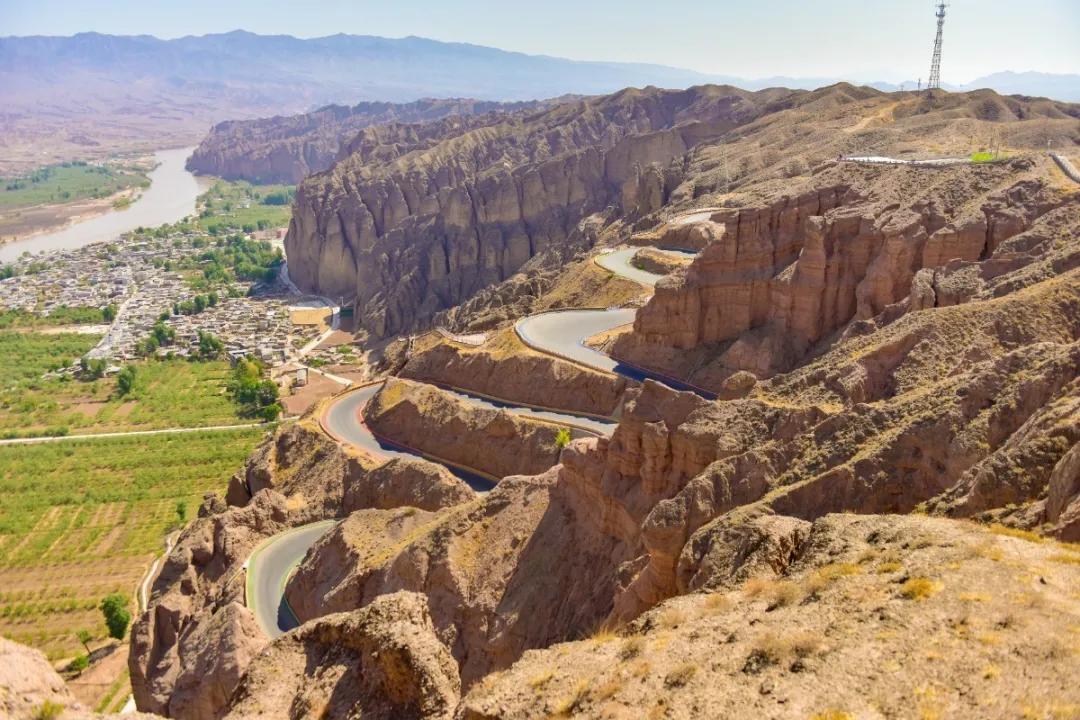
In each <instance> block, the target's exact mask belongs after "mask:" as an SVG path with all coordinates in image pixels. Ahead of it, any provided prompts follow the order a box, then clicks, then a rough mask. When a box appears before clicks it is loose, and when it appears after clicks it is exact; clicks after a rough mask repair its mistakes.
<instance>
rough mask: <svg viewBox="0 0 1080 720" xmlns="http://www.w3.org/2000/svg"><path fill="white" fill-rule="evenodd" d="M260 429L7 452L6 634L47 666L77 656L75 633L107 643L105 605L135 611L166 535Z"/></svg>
mask: <svg viewBox="0 0 1080 720" xmlns="http://www.w3.org/2000/svg"><path fill="white" fill-rule="evenodd" d="M264 432H265V430H263V429H261V428H245V429H237V430H225V431H204V432H192V433H177V434H167V435H153V436H142V437H121V438H102V439H97V440H94V439H90V440H65V441H61V442H54V443H44V444H36V445H10V446H3V447H0V635H3V636H5V637H8V638H11V639H13V640H15V641H17V642H21V643H26V644H29V645H32V646H34V647H37V648H39V649H41V650H43V651H44V652H45V653H46V654H47V655H48V656H49V657H50V659H57V658H63V657H69V656H72V655H74V654H76V653H77V652H81V645H80V644H79V642H78V640H77V639H76V636H75V633H76V632H77V631H78V630H80V629H84V628H85V629H87V630H90V631H91V632H92V633H93V634H94V636H95V637H96V638H104V637H105V636H106V630H105V625H104V622H103V620H102V615H101V613H100V612H99V611H98V609H97V607H98V604H99V603H100V602H101V599H102V598H103V597H104V596H105V595H107V594H108V593H110V592H122V593H124V594H125V595H127V596H129V597H131V598H132V602H133V603H134V598H135V592H136V586H137V585H138V583H139V580H140V579H141V577H142V576H143V574H144V573H145V572H146V570H147V568H148V567H149V566H150V563H151V562H152V560H153V558H154V557H155V556H156V555H157V554H159V553H160V552H161V551H162V549H163V541H164V538H165V536H166V534H167V533H168V531H169V530H170V529H171V528H173V527H175V526H176V525H177V524H178V522H179V520H180V517H181V514H183V515H184V516H185V517H186V518H189V519H190V518H192V517H194V516H195V510H196V509H197V508H198V505H199V503H200V502H201V500H202V496H203V494H204V493H206V492H208V491H211V490H213V491H218V492H223V491H224V488H225V486H226V483H227V482H228V478H229V476H230V475H232V473H234V472H235V471H236V470H237V469H238V468H239V467H240V466H241V464H242V462H243V460H244V458H245V457H246V456H247V455H248V454H249V453H250V452H251V451H252V450H253V449H254V448H255V446H256V445H257V443H258V442H259V440H260V439H261V438H262V436H263V434H264ZM178 504H180V505H181V506H182V507H183V510H182V511H178Z"/></svg>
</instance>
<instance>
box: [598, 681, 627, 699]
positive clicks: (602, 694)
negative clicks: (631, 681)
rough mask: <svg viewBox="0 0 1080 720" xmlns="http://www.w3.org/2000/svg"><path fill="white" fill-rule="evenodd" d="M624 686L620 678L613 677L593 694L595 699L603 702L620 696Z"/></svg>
mask: <svg viewBox="0 0 1080 720" xmlns="http://www.w3.org/2000/svg"><path fill="white" fill-rule="evenodd" d="M622 686H623V681H622V680H621V679H620V678H617V677H613V678H611V679H610V680H608V681H607V682H605V683H604V684H603V685H601V686H600V687H598V688H596V692H595V693H593V697H594V698H595V699H596V700H597V701H598V702H602V701H604V700H607V699H609V698H611V697H614V696H615V695H616V694H618V692H619V691H620V690H622Z"/></svg>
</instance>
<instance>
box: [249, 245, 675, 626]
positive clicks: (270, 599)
mask: <svg viewBox="0 0 1080 720" xmlns="http://www.w3.org/2000/svg"><path fill="white" fill-rule="evenodd" d="M636 252H637V248H623V249H619V250H616V251H614V252H610V253H606V254H604V255H601V256H599V257H598V258H597V260H596V261H597V264H599V265H600V266H601V267H604V268H605V269H607V270H609V271H610V272H612V273H615V274H616V275H620V276H622V277H625V278H628V279H630V280H634V281H635V282H638V283H641V284H642V285H645V286H648V287H652V286H654V285H655V284H656V282H657V281H658V280H659V279H660V278H661V277H663V276H662V275H657V274H656V273H650V272H647V271H645V270H641V269H640V268H636V267H634V266H633V265H632V264H631V262H632V259H633V256H634V254H635V253H636ZM663 252H666V253H670V254H672V255H674V256H679V257H693V255H694V253H690V252H687V251H681V250H665V251H663ZM636 312H637V311H636V310H634V309H633V308H613V309H608V310H601V309H575V310H557V311H552V312H546V313H540V314H539V315H532V316H530V317H526V318H523V319H521V320H519V321H518V322H517V323H516V324H515V326H514V329H515V332H516V333H517V335H518V336H519V337H520V338H521V339H522V341H523V342H525V344H526V345H528V346H530V347H532V348H534V349H536V350H538V351H540V352H545V353H548V354H551V355H554V356H556V357H561V358H564V359H567V360H570V361H572V362H576V363H579V364H582V365H585V366H588V367H591V368H595V369H597V370H602V371H604V372H617V373H620V374H623V375H626V376H628V377H632V378H634V379H637V380H641V379H643V378H645V377H652V378H655V379H659V380H661V381H662V382H665V383H667V384H669V385H672V386H674V387H677V388H679V389H688V386H686V385H684V384H683V383H679V382H677V381H675V380H671V379H668V378H662V377H661V376H658V375H655V374H652V373H647V372H644V371H641V370H638V369H636V368H630V367H628V366H626V365H623V364H621V363H619V362H617V361H615V360H613V359H612V358H610V357H608V356H607V355H605V354H604V353H602V352H599V351H598V350H594V349H592V348H590V347H588V346H587V345H586V344H585V343H586V341H587V340H588V338H590V337H592V336H594V335H598V334H601V333H604V332H607V331H609V330H613V329H615V328H617V327H619V326H621V325H626V324H629V323H632V322H633V321H634V316H635V314H636ZM382 386H383V383H381V382H380V383H372V384H370V385H365V386H360V387H357V388H354V389H351V390H348V391H346V392H344V393H342V394H340V395H338V396H337V398H335V399H334V401H333V402H332V403H330V405H329V406H327V408H326V409H325V411H324V412H323V414H322V417H321V418H320V423H321V425H322V427H323V429H324V430H325V431H326V432H327V434H329V435H330V436H331V437H333V438H335V439H336V440H338V441H339V442H342V443H345V444H347V445H351V446H353V447H354V448H357V449H359V450H360V451H362V452H364V453H366V454H368V455H369V456H371V457H374V458H376V459H380V458H385V459H390V458H393V457H418V456H419V457H425V456H424V454H423V453H421V452H420V451H417V450H413V449H411V448H407V447H404V446H402V445H398V444H396V443H393V442H391V441H389V440H388V439H386V438H380V437H377V436H376V435H375V434H373V433H372V432H371V429H370V428H368V426H367V425H366V424H365V423H364V418H363V412H364V407H365V406H366V405H367V403H368V402H369V401H370V400H371V398H372V397H374V396H375V394H376V393H378V392H379V390H380V389H382ZM443 390H444V391H445V392H449V393H451V394H453V395H455V396H456V397H458V398H460V399H462V400H464V401H465V402H468V403H470V404H472V405H475V406H477V407H489V408H500V409H505V410H507V411H509V412H512V413H514V414H516V415H520V416H522V417H531V418H533V419H536V420H542V421H546V422H553V423H557V424H561V425H565V426H568V427H570V428H571V429H572V431H573V432H574V433H575V434H577V435H579V436H580V435H581V434H584V433H588V434H593V435H604V436H610V435H611V433H612V432H613V431H614V429H615V425H616V423H615V422H614V421H611V420H603V419H599V418H595V417H589V416H584V415H576V414H573V413H566V412H560V411H557V410H552V409H545V408H534V407H527V406H522V405H516V404H513V403H509V402H504V401H500V400H497V399H494V398H487V397H483V396H480V395H477V394H474V393H470V392H467V391H462V390H460V389H458V388H446V387H444V388H443ZM428 459H434V460H435V461H437V462H440V463H441V464H443V465H445V466H446V467H447V468H448V469H449V470H450V471H451V472H453V473H454V474H455V475H457V476H458V477H460V478H461V479H463V480H465V482H467V483H469V485H470V486H471V487H473V488H474V489H477V490H480V491H485V490H489V489H490V488H491V487H492V486H493V485H494V483H493V482H492V481H491V479H489V478H486V477H484V476H482V475H481V474H479V473H478V472H476V471H474V470H470V469H468V468H463V467H458V466H454V465H452V464H450V463H447V462H445V461H443V460H441V459H438V458H430V457H428ZM335 524H336V521H333V520H329V521H323V522H318V523H312V524H310V525H304V526H301V527H298V528H293V529H292V530H289V531H286V532H283V533H279V534H278V535H275V536H273V537H271V538H268V539H267V540H265V541H264V542H263V543H262V544H261V545H260V546H259V547H258V548H256V549H255V551H253V552H252V554H251V557H250V558H249V559H248V561H247V562H246V563H245V565H244V567H245V568H246V569H247V604H248V607H250V608H251V609H252V612H254V613H255V617H256V619H257V621H258V623H259V625H260V627H262V629H263V631H264V632H265V633H266V634H267V635H268V636H269V637H271V638H276V637H279V636H280V635H282V634H284V633H285V632H288V631H289V630H291V629H292V628H294V627H296V626H297V625H298V624H299V623H298V621H297V618H296V616H295V615H294V614H293V612H292V610H291V609H290V608H289V605H288V603H287V602H286V600H285V584H286V582H288V579H289V576H290V575H291V574H292V572H293V570H294V569H295V568H296V567H297V566H298V565H299V564H300V562H301V561H302V560H303V559H304V556H305V555H306V554H307V552H308V550H309V549H310V548H311V547H312V546H313V545H314V544H315V543H316V541H318V539H319V538H321V537H322V536H323V535H325V534H326V533H327V532H328V531H329V530H330V529H331V528H332V527H333V526H334V525H335Z"/></svg>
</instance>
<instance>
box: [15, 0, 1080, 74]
mask: <svg viewBox="0 0 1080 720" xmlns="http://www.w3.org/2000/svg"><path fill="white" fill-rule="evenodd" d="M236 28H243V29H246V30H251V31H252V32H258V33H284V34H290V35H297V36H300V37H315V36H319V35H330V34H333V33H337V32H345V33H353V34H366V35H383V36H386V37H402V36H405V35H419V36H422V37H429V38H434V39H437V40H446V41H457V42H469V43H476V44H478V45H490V46H493V47H499V48H503V49H507V50H518V51H521V52H527V53H543V54H548V55H557V56H561V57H568V58H574V59H579V60H618V61H625V62H654V63H662V64H665V65H675V66H679V67H686V68H692V69H695V70H700V71H703V72H713V73H722V74H729V75H738V76H742V77H750V78H754V77H765V76H771V75H790V76H800V77H808V76H844V77H848V78H851V79H858V80H877V79H880V80H891V81H897V80H905V79H913V78H917V77H920V76H921V77H926V75H927V73H928V67H929V62H930V51H931V46H932V44H933V35H934V17H933V2H932V0H864V1H862V2H859V1H857V0H738V1H735V0H709V1H707V2H706V1H704V0H699V1H695V2H690V1H688V0H666V1H665V0H648V1H647V2H646V1H644V0H534V1H533V2H526V3H523V2H513V1H510V0H504V1H502V2H496V1H492V0H412V1H411V2H409V1H408V0H405V1H403V0H322V1H320V2H304V1H303V0H168V1H167V0H111V1H110V2H102V1H99V0H0V35H31V34H41V35H71V34H73V33H76V32H80V31H86V30H96V31H98V32H105V33H116V34H140V33H146V34H151V35H157V36H158V37H166V38H171V37H179V36H182V35H189V34H192V35H201V34H204V33H209V32H224V31H228V30H234V29H236ZM942 68H943V71H942V77H943V79H944V80H945V81H946V82H950V83H963V82H967V81H969V80H971V79H973V78H975V77H977V76H980V75H985V74H988V73H991V72H995V71H998V70H1006V69H1008V70H1017V71H1023V70H1039V71H1043V72H1059V73H1063V72H1073V73H1077V72H1080V0H1023V2H1017V1H1016V0H953V2H952V3H951V7H950V8H949V15H948V18H947V20H946V24H945V47H944V61H943V63H942Z"/></svg>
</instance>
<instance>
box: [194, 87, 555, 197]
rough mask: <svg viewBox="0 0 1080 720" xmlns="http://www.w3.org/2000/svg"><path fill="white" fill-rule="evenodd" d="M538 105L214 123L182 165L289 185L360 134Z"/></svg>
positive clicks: (418, 105)
mask: <svg viewBox="0 0 1080 720" xmlns="http://www.w3.org/2000/svg"><path fill="white" fill-rule="evenodd" d="M541 106H543V103H540V102H518V103H498V102H484V101H479V100H468V99H458V98H451V99H445V100H442V99H438V100H437V99H425V100H417V101H416V102H411V103H389V102H362V103H359V104H357V105H354V106H352V107H345V106H343V105H328V106H326V107H324V108H319V109H318V110H315V111H314V112H309V113H303V114H300V115H289V116H276V117H271V118H260V119H257V120H228V121H226V122H222V123H218V124H217V125H215V126H214V127H213V128H212V129H211V130H210V133H209V135H207V136H206V137H205V138H203V140H202V142H200V143H199V146H198V147H197V148H195V151H194V152H193V153H192V155H191V157H190V158H189V159H188V161H187V169H188V170H191V171H193V172H196V173H199V174H202V175H214V176H216V177H221V178H225V179H226V180H247V181H250V182H254V183H284V184H289V185H295V184H297V183H299V182H300V181H301V180H303V179H304V178H305V177H307V176H308V175H310V174H312V173H317V172H322V171H323V170H326V169H327V168H329V167H330V166H331V164H333V162H334V160H335V159H336V158H337V157H338V156H339V154H340V152H341V150H342V147H343V146H345V145H347V144H348V143H350V142H352V141H353V139H354V138H355V137H356V136H357V134H359V133H360V132H361V131H362V130H363V129H364V128H367V127H370V126H373V125H382V124H411V123H426V122H430V121H434V120H440V119H443V118H446V117H451V116H470V115H483V114H486V113H491V112H516V111H527V110H535V109H537V108H538V107H541Z"/></svg>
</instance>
